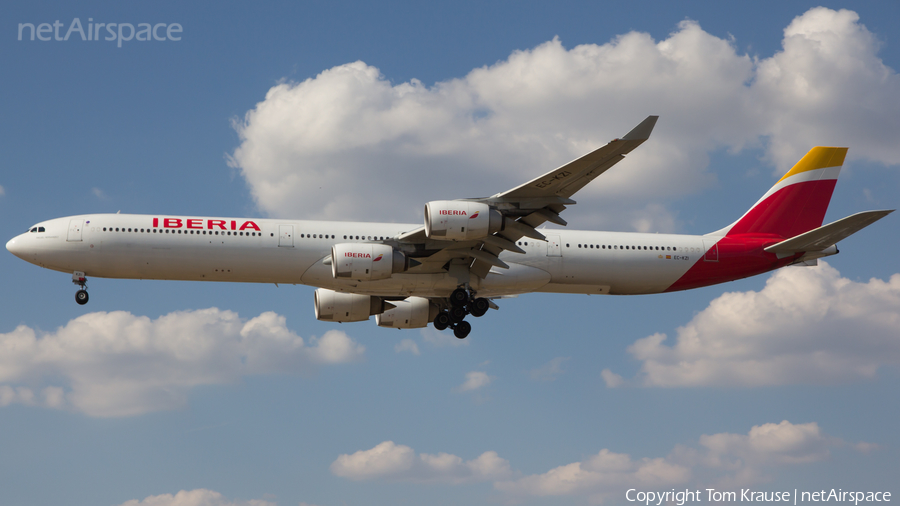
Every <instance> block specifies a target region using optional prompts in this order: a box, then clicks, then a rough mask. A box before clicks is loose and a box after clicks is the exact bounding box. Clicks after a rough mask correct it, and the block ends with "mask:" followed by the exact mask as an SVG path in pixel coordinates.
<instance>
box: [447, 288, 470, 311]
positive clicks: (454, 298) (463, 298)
mask: <svg viewBox="0 0 900 506" xmlns="http://www.w3.org/2000/svg"><path fill="white" fill-rule="evenodd" d="M467 302H469V292H467V291H466V289H465V288H457V289H456V290H453V292H451V293H450V304H451V305H452V306H454V307H461V306H465V305H466V303H467Z"/></svg>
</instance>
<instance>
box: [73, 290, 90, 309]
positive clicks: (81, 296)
mask: <svg viewBox="0 0 900 506" xmlns="http://www.w3.org/2000/svg"><path fill="white" fill-rule="evenodd" d="M75 302H77V303H79V304H81V305H82V306H83V305H85V304H87V302H88V293H87V290H78V291H77V292H75Z"/></svg>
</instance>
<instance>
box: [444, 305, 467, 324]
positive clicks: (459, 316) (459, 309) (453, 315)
mask: <svg viewBox="0 0 900 506" xmlns="http://www.w3.org/2000/svg"><path fill="white" fill-rule="evenodd" d="M467 314H469V313H468V312H467V311H466V308H465V307H463V306H453V307H451V308H450V311H449V312H448V313H447V316H448V318H450V321H451V322H453V323H459V322H461V321H463V320H464V319H465V318H466V315H467Z"/></svg>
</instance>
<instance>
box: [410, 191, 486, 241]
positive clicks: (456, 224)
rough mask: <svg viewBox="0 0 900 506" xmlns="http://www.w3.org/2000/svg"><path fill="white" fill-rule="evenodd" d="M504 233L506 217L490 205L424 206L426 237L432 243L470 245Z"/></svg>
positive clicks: (454, 203) (447, 203)
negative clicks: (469, 242)
mask: <svg viewBox="0 0 900 506" xmlns="http://www.w3.org/2000/svg"><path fill="white" fill-rule="evenodd" d="M502 229H503V215H502V214H500V211H497V210H496V209H491V208H490V206H488V205H487V204H481V203H478V202H466V201H460V200H435V201H433V202H429V203H427V204H425V235H426V236H428V238H429V239H443V240H447V241H469V240H473V239H480V238H482V237H485V236H488V235H491V234H493V233H495V232H499V231H500V230H502Z"/></svg>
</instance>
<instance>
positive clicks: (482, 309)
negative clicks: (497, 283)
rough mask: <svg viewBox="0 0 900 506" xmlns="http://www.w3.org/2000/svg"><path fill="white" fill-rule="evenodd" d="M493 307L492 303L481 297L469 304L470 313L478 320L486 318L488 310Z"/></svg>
mask: <svg viewBox="0 0 900 506" xmlns="http://www.w3.org/2000/svg"><path fill="white" fill-rule="evenodd" d="M490 307H491V303H490V302H488V300H487V299H485V298H484V297H479V298H477V299H475V300H473V301H472V303H471V304H469V312H470V313H472V316H474V317H476V318H478V317H481V316H484V314H485V313H487V310H488V309H489V308H490Z"/></svg>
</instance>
